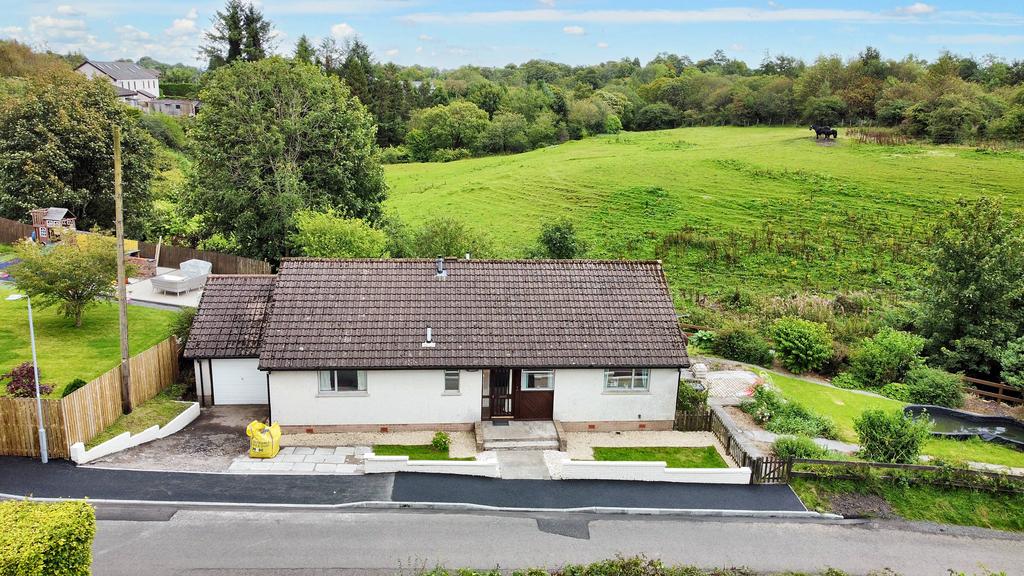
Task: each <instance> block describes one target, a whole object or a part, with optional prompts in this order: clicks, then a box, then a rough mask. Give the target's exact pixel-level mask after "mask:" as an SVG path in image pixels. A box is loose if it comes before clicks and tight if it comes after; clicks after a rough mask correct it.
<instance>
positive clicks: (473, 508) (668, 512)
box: [0, 493, 844, 521]
mask: <svg viewBox="0 0 1024 576" xmlns="http://www.w3.org/2000/svg"><path fill="white" fill-rule="evenodd" d="M0 500H25V501H30V502H65V501H80V502H88V503H90V504H93V505H111V506H139V507H162V508H167V507H171V508H178V509H182V510H222V511H227V510H242V509H265V510H280V511H295V512H299V511H314V510H323V511H331V510H427V511H430V510H434V511H438V512H514V513H520V514H522V513H538V514H552V513H583V514H607V515H627V516H676V517H692V518H774V519H781V520H820V521H835V520H844V518H843V517H842V516H840V515H838V514H828V513H821V512H813V511H809V510H808V511H803V512H798V511H790V510H774V511H773V510H720V509H699V508H616V507H605V506H583V507H576V508H516V507H504V506H487V505H485V504H470V503H461V502H391V501H382V500H368V501H363V502H346V503H342V504H273V503H243V502H182V501H177V500H168V501H159V500H110V499H98V498H97V499H94V498H35V497H31V496H17V495H14V494H4V493H0Z"/></svg>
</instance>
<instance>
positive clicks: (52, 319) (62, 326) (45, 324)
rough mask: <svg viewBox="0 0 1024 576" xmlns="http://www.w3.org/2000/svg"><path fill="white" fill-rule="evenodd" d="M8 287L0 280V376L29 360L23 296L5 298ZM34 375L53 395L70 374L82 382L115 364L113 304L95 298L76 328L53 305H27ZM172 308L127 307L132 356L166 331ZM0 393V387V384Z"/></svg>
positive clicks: (117, 347) (117, 358)
mask: <svg viewBox="0 0 1024 576" xmlns="http://www.w3.org/2000/svg"><path fill="white" fill-rule="evenodd" d="M12 292H13V286H11V285H10V284H8V283H3V284H0V374H2V373H4V372H7V371H8V370H10V369H11V368H13V367H14V366H16V365H18V364H20V363H22V362H31V361H32V349H31V346H30V342H29V332H28V310H27V307H26V305H25V301H24V300H18V301H16V302H8V301H7V300H5V299H4V298H6V297H7V296H8V295H9V294H10V293H12ZM32 312H33V316H34V317H35V330H36V346H37V348H38V356H39V371H40V374H39V376H40V379H41V381H42V382H43V383H46V384H53V385H54V390H53V392H52V393H51V394H50V396H52V397H59V396H60V393H61V391H62V390H63V389H64V387H65V386H67V384H68V383H69V382H71V381H72V380H74V379H75V378H81V379H83V380H85V381H89V380H92V379H93V378H95V377H97V376H99V375H100V374H103V373H104V372H106V371H107V370H109V369H111V368H113V367H114V366H117V364H118V362H119V361H120V358H121V348H120V344H119V343H118V329H117V305H116V304H114V303H112V302H101V303H98V304H96V306H94V307H92V308H89V309H88V310H86V312H85V316H84V318H83V321H82V326H81V327H80V328H75V326H74V323H73V322H72V321H70V320H67V319H65V318H63V317H62V316H61V315H60V313H59V312H58V310H57V309H56V308H55V307H53V308H45V309H40V308H38V306H37V307H34V308H33V309H32ZM174 317H175V312H170V311H167V310H156V309H153V308H144V307H141V306H129V307H128V337H129V349H130V351H131V353H132V354H137V353H139V352H142V351H143V350H145V349H147V348H149V347H151V346H153V345H154V344H156V343H158V342H160V341H161V340H164V339H165V338H167V336H168V335H170V326H171V321H172V319H173V318H174ZM0 394H6V390H5V389H3V388H2V387H0Z"/></svg>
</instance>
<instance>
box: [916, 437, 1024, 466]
mask: <svg viewBox="0 0 1024 576" xmlns="http://www.w3.org/2000/svg"><path fill="white" fill-rule="evenodd" d="M924 453H925V454H927V455H929V456H934V457H936V458H942V459H943V460H951V461H957V460H967V461H970V462H987V463H989V464H999V465H1000V466H1012V467H1014V468H1024V452H1022V451H1020V450H1015V449H1014V448H1011V447H1009V446H1006V445H1004V444H996V443H994V442H985V441H984V440H981V439H980V438H971V439H970V440H947V439H943V438H933V439H932V440H929V441H928V444H926V445H925V447H924Z"/></svg>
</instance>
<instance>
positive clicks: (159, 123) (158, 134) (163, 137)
mask: <svg viewBox="0 0 1024 576" xmlns="http://www.w3.org/2000/svg"><path fill="white" fill-rule="evenodd" d="M139 124H140V125H141V126H142V128H143V129H145V130H146V132H149V135H150V136H152V137H153V138H155V139H156V140H157V142H160V143H161V144H163V145H164V146H167V147H168V148H172V149H174V150H182V149H184V148H185V129H184V128H182V127H181V122H180V121H178V119H176V118H174V117H173V116H168V115H167V114H161V113H159V112H153V113H150V114H143V115H141V116H139Z"/></svg>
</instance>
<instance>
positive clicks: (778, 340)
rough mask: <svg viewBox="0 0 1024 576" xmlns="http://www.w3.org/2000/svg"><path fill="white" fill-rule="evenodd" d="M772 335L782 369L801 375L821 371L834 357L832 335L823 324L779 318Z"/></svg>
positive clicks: (800, 319) (773, 326)
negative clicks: (783, 367)
mask: <svg viewBox="0 0 1024 576" xmlns="http://www.w3.org/2000/svg"><path fill="white" fill-rule="evenodd" d="M771 333H772V339H773V340H774V341H775V352H776V354H778V356H779V359H780V360H781V361H782V365H783V366H785V367H786V369H787V370H790V371H792V372H796V373H797V374H801V373H803V372H811V371H814V370H818V369H820V368H821V367H822V366H823V365H824V364H825V362H826V361H828V359H829V358H830V357H831V356H832V335H831V334H829V332H828V327H827V326H825V325H824V324H822V323H820V322H811V321H809V320H804V319H802V318H795V317H786V318H779V319H778V320H776V321H775V324H773V325H772V330H771Z"/></svg>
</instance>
